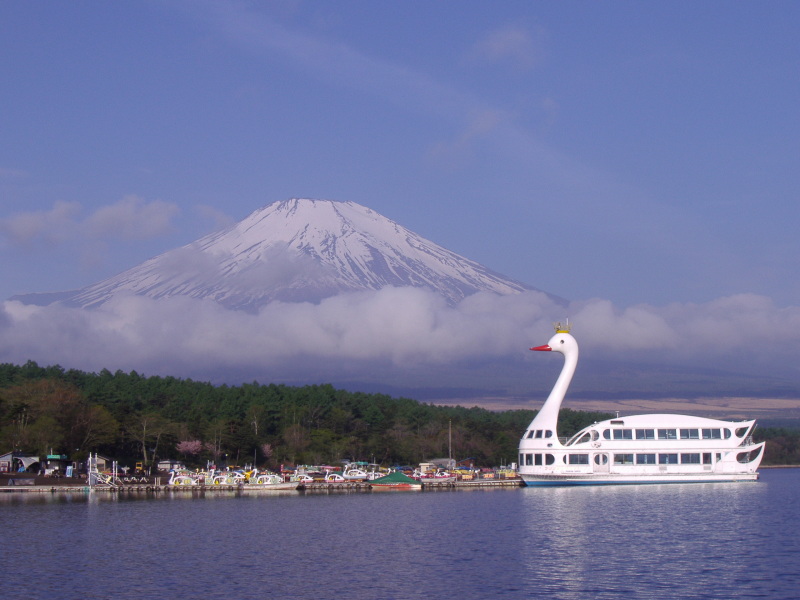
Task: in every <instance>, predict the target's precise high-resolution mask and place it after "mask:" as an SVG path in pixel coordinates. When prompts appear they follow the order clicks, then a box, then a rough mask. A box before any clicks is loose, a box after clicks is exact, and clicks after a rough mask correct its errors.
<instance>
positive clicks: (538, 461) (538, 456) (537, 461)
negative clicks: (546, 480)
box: [533, 454, 542, 466]
mask: <svg viewBox="0 0 800 600" xmlns="http://www.w3.org/2000/svg"><path fill="white" fill-rule="evenodd" d="M533 464H534V465H536V466H542V455H541V454H534V455H533Z"/></svg>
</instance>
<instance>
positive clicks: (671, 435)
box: [658, 429, 678, 440]
mask: <svg viewBox="0 0 800 600" xmlns="http://www.w3.org/2000/svg"><path fill="white" fill-rule="evenodd" d="M658 439H660V440H677V439H678V432H677V431H676V430H675V429H659V430H658Z"/></svg>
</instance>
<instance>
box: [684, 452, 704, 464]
mask: <svg viewBox="0 0 800 600" xmlns="http://www.w3.org/2000/svg"><path fill="white" fill-rule="evenodd" d="M681 464H684V465H699V464H700V454H695V453H694V452H692V453H691V454H681Z"/></svg>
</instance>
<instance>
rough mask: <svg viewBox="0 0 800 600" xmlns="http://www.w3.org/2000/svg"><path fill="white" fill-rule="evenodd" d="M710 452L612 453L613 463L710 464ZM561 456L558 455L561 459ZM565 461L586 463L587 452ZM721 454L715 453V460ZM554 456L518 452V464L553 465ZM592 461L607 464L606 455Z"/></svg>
mask: <svg viewBox="0 0 800 600" xmlns="http://www.w3.org/2000/svg"><path fill="white" fill-rule="evenodd" d="M712 455H713V453H711V452H680V453H678V452H664V453H658V454H656V453H639V454H613V455H612V460H613V462H614V464H615V465H634V464H635V465H677V464H683V465H710V464H712ZM561 458H562V457H559V460H561ZM563 458H565V459H566V460H564V461H563V462H565V463H566V464H568V465H588V464H589V455H588V454H579V453H573V454H567V455H566V456H565V457H563ZM721 458H722V456H721V455H720V454H719V453H717V460H720V459H721ZM555 462H556V457H555V456H554V455H552V454H520V455H519V464H521V465H525V466H540V465H553V464H555ZM594 462H595V464H598V465H605V464H608V455H607V454H604V453H600V454H595V456H594Z"/></svg>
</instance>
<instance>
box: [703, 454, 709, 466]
mask: <svg viewBox="0 0 800 600" xmlns="http://www.w3.org/2000/svg"><path fill="white" fill-rule="evenodd" d="M703 464H704V465H710V464H711V452H703Z"/></svg>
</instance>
